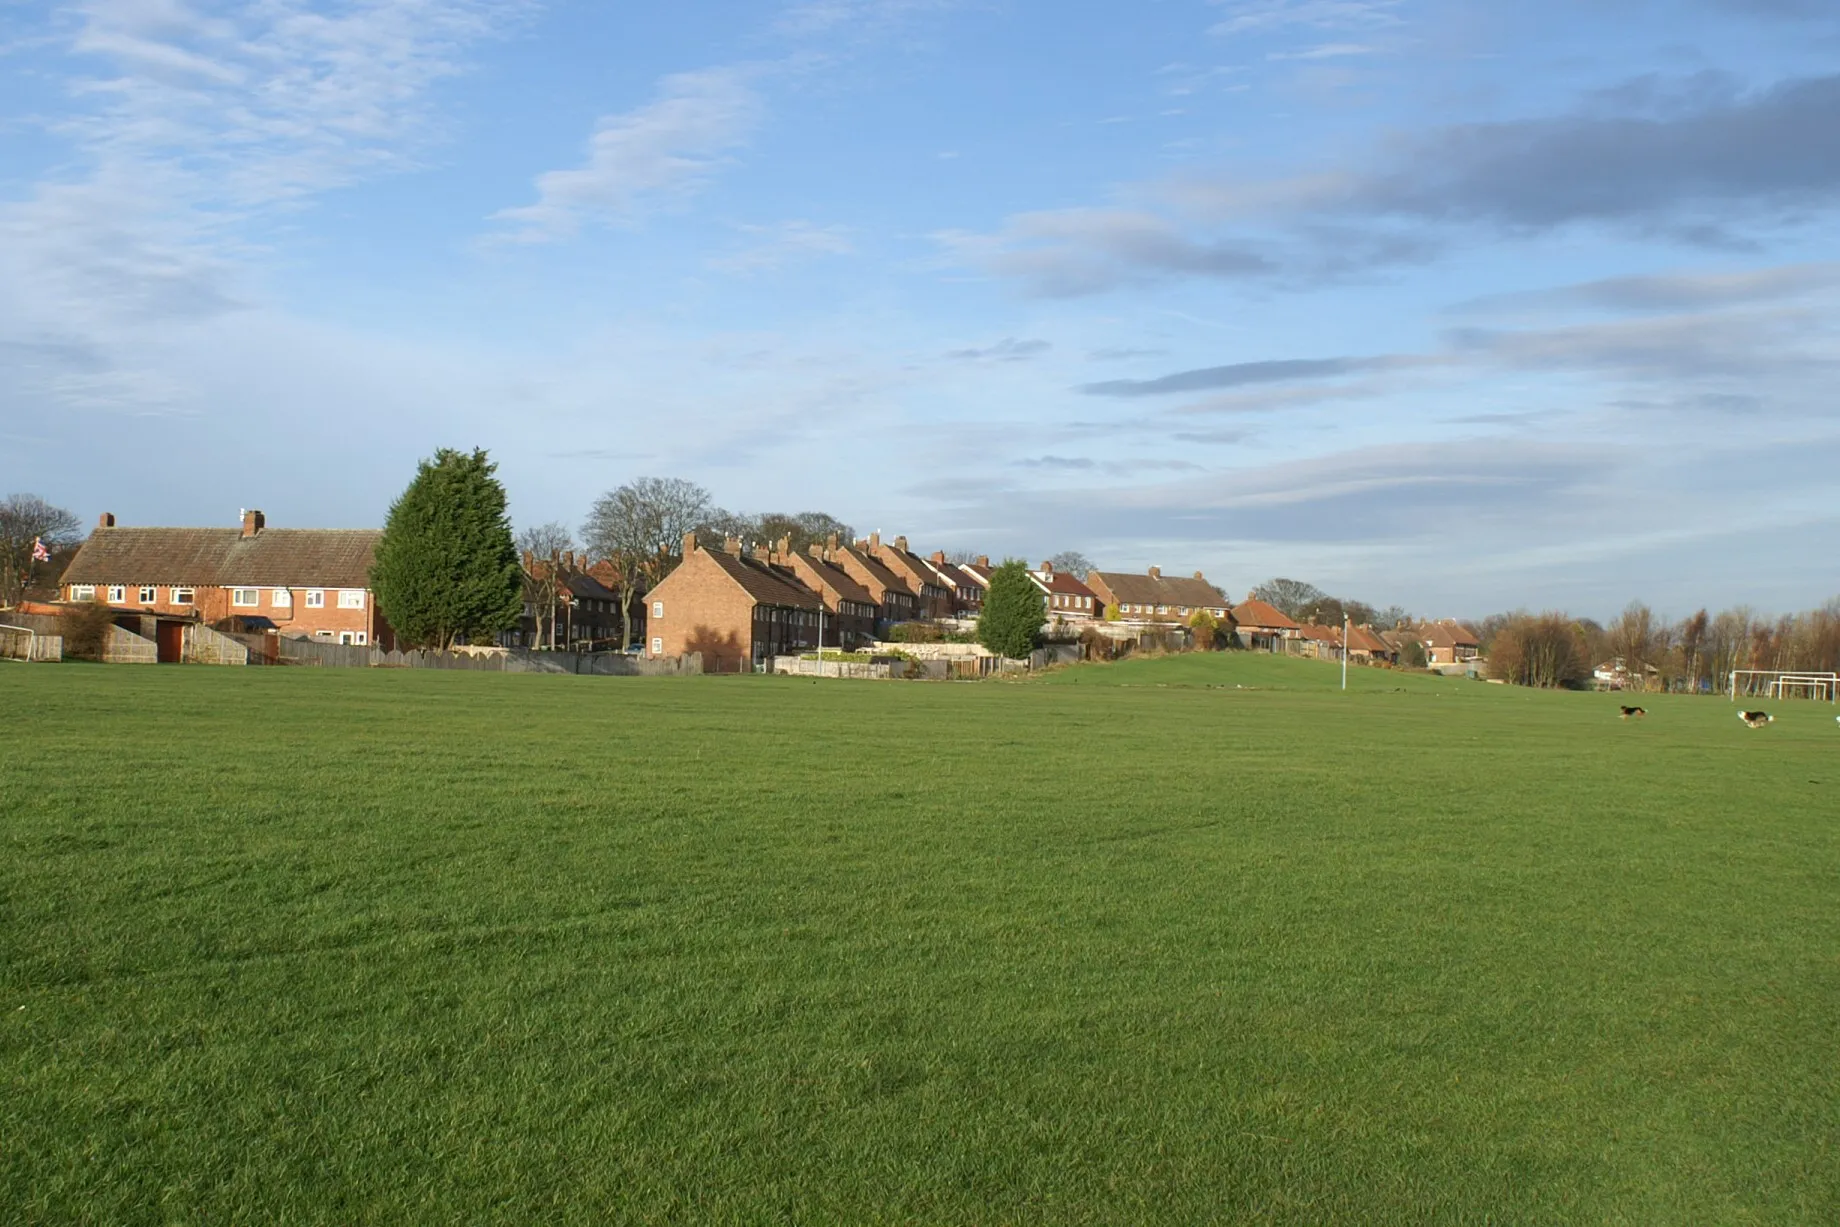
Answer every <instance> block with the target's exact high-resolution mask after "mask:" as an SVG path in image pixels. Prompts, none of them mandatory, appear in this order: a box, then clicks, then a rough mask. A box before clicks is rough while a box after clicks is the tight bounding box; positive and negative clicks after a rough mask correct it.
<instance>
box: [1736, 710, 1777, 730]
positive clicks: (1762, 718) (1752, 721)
mask: <svg viewBox="0 0 1840 1227" xmlns="http://www.w3.org/2000/svg"><path fill="white" fill-rule="evenodd" d="M1738 719H1740V720H1742V721H1744V723H1745V724H1746V725H1747V726H1748V727H1750V728H1754V729H1760V728H1762V727H1763V726H1764V725H1766V724H1768V723H1770V721H1772V720H1774V719H1776V717H1775V716H1772V715H1771V714H1770V713H1769V712H1767V711H1741V712H1739V713H1738Z"/></svg>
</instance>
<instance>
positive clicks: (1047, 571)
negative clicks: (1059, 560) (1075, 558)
mask: <svg viewBox="0 0 1840 1227" xmlns="http://www.w3.org/2000/svg"><path fill="white" fill-rule="evenodd" d="M1041 573H1042V574H1043V575H1052V574H1054V560H1053V559H1052V558H1050V559H1049V560H1048V561H1046V562H1044V563H1042V564H1041Z"/></svg>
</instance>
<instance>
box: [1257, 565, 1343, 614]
mask: <svg viewBox="0 0 1840 1227" xmlns="http://www.w3.org/2000/svg"><path fill="white" fill-rule="evenodd" d="M1252 595H1253V597H1254V599H1256V600H1260V601H1264V602H1265V603H1266V604H1267V605H1269V606H1271V607H1272V608H1273V609H1275V610H1277V611H1278V612H1279V613H1281V614H1283V615H1284V616H1285V617H1287V618H1301V617H1302V616H1303V613H1304V611H1305V610H1306V609H1307V608H1309V607H1310V606H1312V605H1316V604H1319V603H1320V602H1322V601H1326V600H1328V599H1329V594H1328V593H1326V592H1324V591H1323V590H1322V589H1321V588H1318V587H1317V586H1316V585H1315V584H1306V583H1304V582H1303V581H1302V580H1300V579H1285V578H1284V577H1283V576H1279V577H1278V578H1276V579H1268V580H1266V581H1265V582H1264V583H1262V584H1260V585H1259V586H1258V587H1257V588H1254V589H1253V590H1252ZM1336 620H1337V621H1338V622H1339V621H1340V620H1341V619H1340V616H1339V615H1338V616H1337V618H1336Z"/></svg>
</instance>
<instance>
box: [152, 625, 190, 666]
mask: <svg viewBox="0 0 1840 1227" xmlns="http://www.w3.org/2000/svg"><path fill="white" fill-rule="evenodd" d="M154 643H155V645H156V646H157V649H158V653H159V656H158V659H159V662H160V663H161V664H163V665H176V664H178V663H179V662H180V661H182V660H184V659H185V623H183V622H161V623H160V624H159V626H158V627H157V628H155V630H154Z"/></svg>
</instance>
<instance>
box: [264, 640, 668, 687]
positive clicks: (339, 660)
mask: <svg viewBox="0 0 1840 1227" xmlns="http://www.w3.org/2000/svg"><path fill="white" fill-rule="evenodd" d="M237 638H238V639H239V640H241V641H242V642H243V643H244V644H245V645H249V641H250V640H251V639H262V638H265V637H263V636H254V635H251V636H245V635H239V636H237ZM249 663H250V664H282V665H313V666H318V667H320V668H333V669H459V670H464V671H469V672H474V673H574V674H579V675H582V676H594V677H673V676H678V675H682V674H694V673H701V672H702V671H703V657H702V655H701V654H700V653H697V652H692V653H690V654H689V655H687V656H668V657H664V658H662V659H658V660H654V659H651V658H650V657H645V656H627V655H625V654H624V653H620V652H531V651H525V650H523V649H519V648H512V649H509V650H506V651H497V652H423V651H410V652H394V651H391V652H386V651H384V650H383V649H382V648H375V647H358V646H356V645H353V644H344V643H321V642H318V641H316V640H312V639H286V638H279V637H267V642H266V643H265V644H263V645H262V646H261V647H260V648H259V649H256V650H252V651H251V652H250V653H249Z"/></svg>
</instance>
